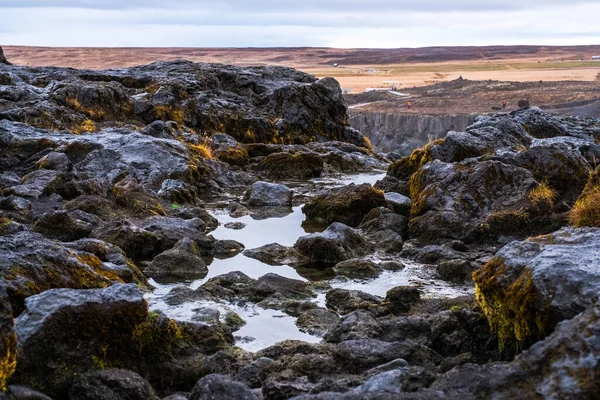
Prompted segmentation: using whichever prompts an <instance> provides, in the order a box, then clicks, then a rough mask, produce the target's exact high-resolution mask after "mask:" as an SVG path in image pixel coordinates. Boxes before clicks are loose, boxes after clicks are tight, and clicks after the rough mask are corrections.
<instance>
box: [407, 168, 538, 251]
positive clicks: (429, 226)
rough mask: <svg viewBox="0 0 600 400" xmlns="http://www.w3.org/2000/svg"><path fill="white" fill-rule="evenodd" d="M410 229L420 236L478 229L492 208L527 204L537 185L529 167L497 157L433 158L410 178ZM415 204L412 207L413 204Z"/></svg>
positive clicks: (451, 234) (456, 234)
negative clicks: (413, 192)
mask: <svg viewBox="0 0 600 400" xmlns="http://www.w3.org/2000/svg"><path fill="white" fill-rule="evenodd" d="M414 184H415V185H416V187H418V189H419V190H418V191H417V192H418V193H419V194H418V196H417V197H416V198H414V199H413V203H414V204H418V205H419V206H418V207H416V206H413V210H412V212H411V216H412V220H411V234H412V236H413V237H416V238H423V239H429V240H432V239H436V240H439V239H442V238H448V239H461V238H463V237H468V235H469V233H470V232H472V231H478V230H479V229H480V226H481V224H482V223H484V221H485V219H486V218H487V217H488V216H489V215H490V214H492V213H499V212H502V211H507V210H515V209H516V210H518V209H520V208H521V207H523V206H526V205H528V204H530V201H529V198H528V195H529V192H530V191H531V190H532V189H533V188H535V187H536V186H537V184H536V182H535V181H534V180H533V177H532V174H531V172H530V171H528V170H526V169H524V168H521V167H515V166H512V165H507V164H504V163H501V162H498V161H484V162H477V161H475V160H473V159H468V160H465V161H463V162H461V163H458V164H447V163H442V162H440V161H437V160H435V161H433V162H432V163H429V164H427V165H425V166H424V167H422V168H421V169H420V170H419V172H418V177H417V178H414ZM415 207H416V208H415Z"/></svg>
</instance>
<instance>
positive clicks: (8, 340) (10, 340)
mask: <svg viewBox="0 0 600 400" xmlns="http://www.w3.org/2000/svg"><path fill="white" fill-rule="evenodd" d="M2 346H3V347H2V350H3V354H0V390H2V391H5V390H6V383H7V382H8V380H9V379H10V377H11V376H12V374H13V373H14V372H15V369H16V368H17V335H16V334H15V333H12V334H11V335H7V336H4V337H3V338H2Z"/></svg>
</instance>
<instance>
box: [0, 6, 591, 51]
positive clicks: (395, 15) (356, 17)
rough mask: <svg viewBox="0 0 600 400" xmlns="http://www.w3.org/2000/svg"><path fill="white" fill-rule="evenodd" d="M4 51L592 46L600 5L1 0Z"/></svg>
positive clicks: (0, 10)
mask: <svg viewBox="0 0 600 400" xmlns="http://www.w3.org/2000/svg"><path fill="white" fill-rule="evenodd" d="M0 13H2V15H3V25H4V26H3V27H2V29H3V30H5V33H3V35H2V41H3V43H4V44H15V45H16V44H24V45H47V46H193V47H219V46H228V47H245V46H261V47H264V46H335V47H418V46H433V45H482V44H591V43H599V42H600V36H599V35H598V32H597V29H596V28H595V26H596V25H597V23H596V19H597V18H596V16H597V15H600V4H598V3H597V2H586V1H564V0H547V1H544V2H539V1H530V0H521V1H517V0H504V1H481V0H457V1H448V0H421V1H418V0H413V1H405V0H396V1H392V0H370V1H357V0H345V1H343V0H327V1H323V0H319V1H317V0H303V1H296V0H293V1H290V0H287V1H286V0H279V1H273V0H258V1H241V0H220V1H217V2H215V1H200V0H169V1H166V0H143V1H142V0H119V1H117V0H79V1H77V0H53V1H49V0H2V2H0Z"/></svg>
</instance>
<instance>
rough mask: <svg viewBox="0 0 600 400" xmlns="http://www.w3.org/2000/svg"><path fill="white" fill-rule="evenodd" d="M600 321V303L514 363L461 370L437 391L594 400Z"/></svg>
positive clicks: (435, 387) (468, 366) (452, 373)
mask: <svg viewBox="0 0 600 400" xmlns="http://www.w3.org/2000/svg"><path fill="white" fill-rule="evenodd" d="M599 316H600V305H599V303H598V302H597V301H595V302H593V303H592V304H591V305H590V306H589V307H588V308H587V309H586V310H585V311H584V312H583V313H581V314H579V315H577V316H576V317H575V318H573V319H572V320H569V321H564V322H562V323H560V324H559V325H558V326H557V328H556V331H555V332H554V333H553V334H552V335H550V336H549V337H547V338H546V339H545V340H543V341H540V342H537V343H536V344H534V345H533V346H531V348H529V349H528V350H526V351H523V352H522V353H521V354H519V355H518V356H517V357H516V359H515V360H514V361H513V362H510V363H492V364H487V365H483V366H481V365H476V364H466V365H463V366H459V367H457V368H454V369H453V370H451V371H450V372H448V373H447V374H446V375H444V376H443V377H441V378H440V379H439V380H438V381H437V382H435V383H434V384H433V386H432V389H433V390H434V391H435V392H437V393H440V394H443V395H444V396H448V397H450V396H457V395H460V396H461V397H460V398H477V399H480V398H488V397H490V396H492V397H494V398H495V399H506V400H508V399H514V398H537V397H540V396H541V397H543V398H564V399H593V398H595V397H596V395H597V393H598V390H600V386H599V382H600V379H599V375H598V371H599V369H598V360H599V359H600V347H599V346H598V343H600V342H599V340H598V339H599V335H598V332H600V327H599V326H598V325H599V321H600V318H598V317H599Z"/></svg>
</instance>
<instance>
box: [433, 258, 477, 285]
mask: <svg viewBox="0 0 600 400" xmlns="http://www.w3.org/2000/svg"><path fill="white" fill-rule="evenodd" d="M476 269H477V267H475V266H474V265H473V263H471V262H470V261H467V260H460V259H458V260H449V261H444V262H442V263H440V264H438V265H437V267H436V271H437V273H438V275H439V276H440V278H442V279H443V280H445V281H448V282H455V283H464V282H465V281H470V280H471V275H472V274H473V272H475V270H476Z"/></svg>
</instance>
